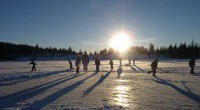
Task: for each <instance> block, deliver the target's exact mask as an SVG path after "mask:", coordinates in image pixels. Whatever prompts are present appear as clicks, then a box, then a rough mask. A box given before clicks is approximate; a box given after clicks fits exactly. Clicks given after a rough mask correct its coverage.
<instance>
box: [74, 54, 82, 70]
mask: <svg viewBox="0 0 200 110" xmlns="http://www.w3.org/2000/svg"><path fill="white" fill-rule="evenodd" d="M75 65H76V73H79V69H80V65H81V58H80V56H77V57H76V61H75Z"/></svg>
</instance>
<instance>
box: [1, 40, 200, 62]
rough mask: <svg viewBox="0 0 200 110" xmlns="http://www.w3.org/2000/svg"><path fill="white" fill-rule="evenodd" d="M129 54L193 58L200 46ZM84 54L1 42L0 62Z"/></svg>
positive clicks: (104, 52) (133, 48) (135, 48)
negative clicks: (22, 58)
mask: <svg viewBox="0 0 200 110" xmlns="http://www.w3.org/2000/svg"><path fill="white" fill-rule="evenodd" d="M127 53H128V54H132V55H149V56H151V55H157V56H158V57H159V56H160V55H162V56H166V57H169V58H191V57H193V56H198V57H199V55H200V45H199V44H198V43H195V42H194V41H192V42H191V43H190V44H186V43H180V44H179V45H177V44H174V45H172V44H171V45H169V46H166V47H164V46H162V47H160V48H157V49H155V48H154V44H152V43H150V45H149V48H148V49H147V48H145V47H143V46H141V47H139V46H131V47H130V48H129V49H128V50H127ZM76 54H83V52H82V51H81V49H80V51H79V52H78V53H76V52H75V51H74V50H73V49H72V48H71V47H69V48H68V49H66V48H60V49H57V48H54V47H46V48H43V47H39V45H37V44H36V45H35V46H29V45H21V44H20V45H16V44H12V43H4V42H0V60H15V59H17V58H20V57H31V58H37V57H53V56H67V55H76ZM89 54H90V55H99V54H100V55H117V54H119V52H118V51H116V50H114V49H113V48H109V49H103V50H100V51H95V52H94V53H92V52H90V53H89Z"/></svg>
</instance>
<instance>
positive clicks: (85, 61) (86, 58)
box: [82, 51, 89, 73]
mask: <svg viewBox="0 0 200 110" xmlns="http://www.w3.org/2000/svg"><path fill="white" fill-rule="evenodd" d="M88 63H89V56H88V55H87V52H86V51H85V52H84V55H82V64H83V70H84V72H86V73H87V67H88Z"/></svg>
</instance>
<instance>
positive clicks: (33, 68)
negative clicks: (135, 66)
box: [28, 60, 37, 71]
mask: <svg viewBox="0 0 200 110" xmlns="http://www.w3.org/2000/svg"><path fill="white" fill-rule="evenodd" d="M30 64H32V65H33V66H32V70H31V71H33V70H34V71H36V68H35V65H37V64H36V63H35V62H34V61H33V60H31V63H29V64H28V65H30Z"/></svg>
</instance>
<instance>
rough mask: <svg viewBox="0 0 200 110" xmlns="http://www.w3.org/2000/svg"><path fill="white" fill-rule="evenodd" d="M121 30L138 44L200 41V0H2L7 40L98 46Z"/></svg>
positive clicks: (0, 36)
mask: <svg viewBox="0 0 200 110" xmlns="http://www.w3.org/2000/svg"><path fill="white" fill-rule="evenodd" d="M121 31H124V32H127V33H129V35H130V37H131V39H132V45H137V46H144V47H148V45H149V43H153V44H154V45H155V46H156V47H159V46H168V45H169V44H174V43H181V42H186V43H190V42H191V41H192V39H194V41H195V42H197V43H199V42H200V0H0V41H3V42H11V43H16V44H29V45H35V44H38V45H40V46H43V47H48V46H53V47H57V48H65V47H66V48H68V47H69V46H71V47H72V48H73V49H75V50H76V51H78V50H79V49H81V50H87V51H94V50H100V49H104V48H109V45H108V43H109V42H110V40H111V38H112V37H113V34H115V33H118V32H121Z"/></svg>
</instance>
